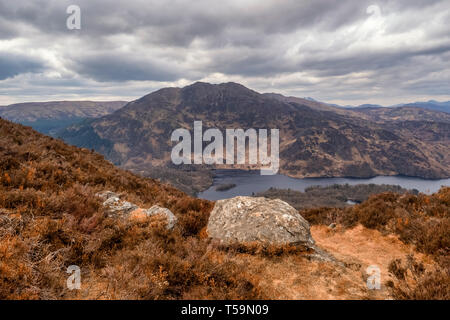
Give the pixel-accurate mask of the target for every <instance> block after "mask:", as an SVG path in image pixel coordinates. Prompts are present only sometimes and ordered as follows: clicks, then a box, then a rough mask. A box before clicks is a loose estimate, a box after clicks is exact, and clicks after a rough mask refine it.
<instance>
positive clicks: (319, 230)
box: [245, 226, 432, 299]
mask: <svg viewBox="0 0 450 320" xmlns="http://www.w3.org/2000/svg"><path fill="white" fill-rule="evenodd" d="M311 233H312V236H313V238H314V239H315V240H316V243H317V245H318V246H319V247H320V248H322V249H325V250H326V251H328V252H329V253H331V254H332V255H333V256H334V257H336V259H337V260H339V261H340V262H342V264H340V265H339V264H335V263H330V262H319V261H310V260H307V259H305V258H304V257H299V256H288V257H283V258H280V259H272V260H267V259H261V258H258V257H252V256H248V257H246V259H245V260H246V261H247V263H248V265H249V266H250V270H249V271H251V272H252V273H253V274H254V275H255V276H258V277H259V278H260V282H261V284H262V288H263V290H264V291H265V292H266V294H268V295H269V296H271V297H274V298H277V299H390V295H389V290H388V288H387V287H386V285H385V283H386V281H388V280H389V279H390V276H389V273H388V265H389V263H390V262H391V261H392V260H393V259H397V258H402V259H404V258H405V257H406V256H407V255H408V254H414V256H416V257H417V258H418V259H419V260H421V261H422V262H424V263H425V265H427V264H431V263H432V260H431V259H430V258H429V257H427V256H424V255H421V254H417V253H416V252H415V251H414V249H413V247H412V246H409V245H405V244H404V243H403V242H401V241H400V240H398V238H397V237H396V236H393V235H388V236H383V235H382V234H381V233H380V232H378V231H376V230H370V229H366V228H364V227H362V226H357V227H355V228H353V229H350V230H342V229H341V228H339V227H337V228H336V229H333V230H331V229H329V228H328V227H325V226H313V227H312V228H311ZM369 265H376V266H377V267H379V268H380V271H381V283H382V285H381V289H380V290H369V289H368V288H367V285H366V280H367V274H366V268H367V267H368V266H369Z"/></svg>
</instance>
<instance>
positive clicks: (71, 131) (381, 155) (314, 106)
mask: <svg viewBox="0 0 450 320" xmlns="http://www.w3.org/2000/svg"><path fill="white" fill-rule="evenodd" d="M368 110H369V111H366V110H365V109H360V110H346V109H339V108H336V107H333V106H329V105H326V104H323V103H320V102H316V101H311V100H309V99H301V98H295V97H284V96H282V95H278V94H273V93H272V94H260V93H258V92H255V91H253V90H250V89H248V88H246V87H244V86H242V85H240V84H237V83H223V84H218V85H213V84H209V83H201V82H197V83H195V84H192V85H189V86H187V87H184V88H164V89H160V90H158V91H155V92H153V93H151V94H148V95H146V96H144V97H142V98H140V99H138V100H136V101H132V102H130V103H128V104H127V105H125V106H124V107H123V108H121V109H119V110H117V111H115V112H113V113H112V114H109V115H105V116H102V117H100V118H97V119H91V120H87V121H84V122H82V123H79V124H76V125H73V126H71V127H68V128H66V129H65V130H63V131H62V132H61V133H60V136H61V137H62V138H63V139H64V140H65V141H67V142H69V143H71V144H75V145H77V146H80V147H85V148H92V149H95V150H97V151H99V152H100V153H102V154H104V155H105V156H106V157H107V158H108V159H109V160H111V161H112V162H114V163H115V164H118V165H121V166H122V167H124V168H127V169H131V170H133V171H135V172H139V173H140V174H144V175H150V176H154V175H155V174H158V172H159V173H160V172H165V171H164V170H176V169H177V168H178V167H176V166H174V165H173V164H172V163H171V161H170V152H171V148H172V142H171V141H170V137H171V134H172V132H173V131H174V130H175V129H177V128H187V129H190V130H192V127H193V123H194V121H195V120H202V121H203V126H204V128H205V129H206V128H219V129H220V130H225V129H227V128H243V129H247V128H279V129H280V161H281V169H280V171H281V172H282V173H284V174H287V175H289V176H292V177H336V176H346V177H371V176H376V175H407V176H418V177H424V178H446V177H449V176H450V158H449V157H448V155H449V154H450V143H449V140H450V138H449V136H448V135H449V134H448V133H449V132H450V121H449V119H448V118H445V117H444V116H442V114H441V113H436V114H435V116H434V118H433V119H431V118H432V117H431V115H430V113H431V114H433V113H432V112H431V111H427V110H425V111H426V114H428V116H427V117H428V118H423V113H421V112H419V113H415V112H410V111H408V112H409V113H405V115H404V116H402V110H403V109H395V110H394V111H398V112H400V115H399V116H396V117H394V118H392V119H390V118H389V117H390V116H389V112H394V111H390V109H386V111H384V110H383V111H384V113H382V114H379V113H377V112H373V111H372V110H373V109H371V108H369V109H368ZM444 115H446V114H444ZM431 120H437V121H439V122H436V121H434V122H433V121H431ZM199 167H200V169H199V170H201V172H209V170H210V169H211V168H212V167H206V168H205V167H204V166H199ZM235 167H236V166H235ZM238 167H239V166H238ZM240 168H243V167H242V166H240ZM245 168H249V167H248V166H245ZM188 170H193V169H192V167H190V168H189V169H188ZM195 170H197V169H195ZM202 170H204V171H202ZM166 176H171V178H170V179H169V180H171V181H169V182H172V183H173V184H174V185H176V186H177V187H178V188H181V189H183V190H185V191H188V192H189V190H187V188H192V187H193V186H186V185H184V186H182V185H180V181H179V180H180V179H182V178H180V176H182V175H178V174H176V173H174V172H173V171H171V172H170V174H169V173H167V174H166ZM192 176H195V177H196V178H198V179H200V178H199V177H200V176H201V173H200V172H199V173H195V174H192V173H191V177H192ZM162 178H163V179H164V177H162ZM188 181H189V183H188V184H192V185H199V184H202V187H201V188H204V187H206V186H207V183H206V182H205V181H207V179H206V180H201V182H199V181H198V180H197V181H195V179H194V180H192V179H191V180H188ZM177 183H178V185H177ZM205 183H206V185H205ZM193 188H195V187H193ZM201 188H200V189H201ZM191 190H192V189H191ZM196 191H198V189H197V190H196Z"/></svg>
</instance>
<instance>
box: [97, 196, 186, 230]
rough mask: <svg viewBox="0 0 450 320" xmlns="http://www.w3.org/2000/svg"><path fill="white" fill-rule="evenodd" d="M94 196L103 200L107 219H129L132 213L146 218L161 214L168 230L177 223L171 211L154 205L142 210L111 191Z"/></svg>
mask: <svg viewBox="0 0 450 320" xmlns="http://www.w3.org/2000/svg"><path fill="white" fill-rule="evenodd" d="M96 196H97V197H99V198H101V199H102V200H103V206H104V207H105V209H106V212H107V214H108V216H109V217H114V218H129V217H130V216H132V215H133V214H134V213H139V214H145V215H147V216H153V215H156V214H162V215H164V216H165V217H166V219H167V228H168V229H172V228H173V227H174V226H175V224H176V222H177V217H176V216H175V215H174V214H173V213H172V211H170V210H169V209H167V208H163V207H160V206H158V205H154V206H152V207H151V208H150V209H142V208H139V206H137V205H135V204H134V203H131V202H128V201H125V200H121V199H120V195H118V194H117V193H114V192H112V191H103V192H99V193H97V194H96Z"/></svg>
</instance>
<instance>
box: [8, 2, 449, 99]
mask: <svg viewBox="0 0 450 320" xmlns="http://www.w3.org/2000/svg"><path fill="white" fill-rule="evenodd" d="M72 4H75V5H78V6H79V7H80V9H81V29H80V30H69V29H68V28H67V26H66V20H67V18H68V17H69V14H67V13H66V10H67V7H68V6H69V5H72ZM195 81H207V82H213V83H220V82H228V81H235V82H239V83H242V84H244V85H246V86H248V87H250V88H252V89H254V90H257V91H260V92H279V93H283V94H286V95H294V96H299V97H313V98H315V99H317V100H321V101H325V102H330V103H339V104H352V105H357V104H362V103H378V104H383V105H390V104H395V103H400V102H412V101H424V100H429V99H435V100H440V101H448V100H450V1H449V0H442V1H438V0H436V1H434V0H396V1H393V0H392V1H381V0H380V1H365V0H354V1H349V0H348V1H346V0H339V1H337V0H336V1H331V0H328V1H323V0H315V1H312V0H311V1H299V0H292V1H288V0H286V1H283V0H270V1H269V0H264V1H262V0H232V1H226V0H221V1H213V0H205V1H203V0H195V1H194V0H176V1H174V0H161V1H149V0H127V1H120V2H119V1H106V0H95V1H94V0H78V1H75V0H70V1H65V0H32V1H30V0H14V1H11V0H0V105H6V104H9V103H15V102H23V101H47V100H62V99H66V100H76V99H83V100H85V99H94V100H115V99H120V100H133V99H136V98H138V97H140V96H142V95H145V94H147V93H149V92H151V91H154V90H156V89H159V88H161V87H167V86H180V87H181V86H185V85H187V84H190V83H192V82H195Z"/></svg>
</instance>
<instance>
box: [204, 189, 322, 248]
mask: <svg viewBox="0 0 450 320" xmlns="http://www.w3.org/2000/svg"><path fill="white" fill-rule="evenodd" d="M207 232H208V234H209V236H210V237H212V238H215V239H219V240H221V241H224V242H240V243H245V242H254V241H256V242H263V243H269V244H291V245H305V246H307V247H313V246H314V240H313V238H312V237H311V233H310V226H309V223H308V221H306V220H305V219H304V218H303V217H302V216H301V215H300V214H299V213H298V211H297V210H296V209H294V208H293V207H292V206H290V205H289V204H287V203H286V202H284V201H281V200H279V199H267V198H254V197H235V198H232V199H225V200H219V201H217V202H216V204H215V206H214V209H213V210H212V212H211V215H210V217H209V221H208V226H207Z"/></svg>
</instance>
